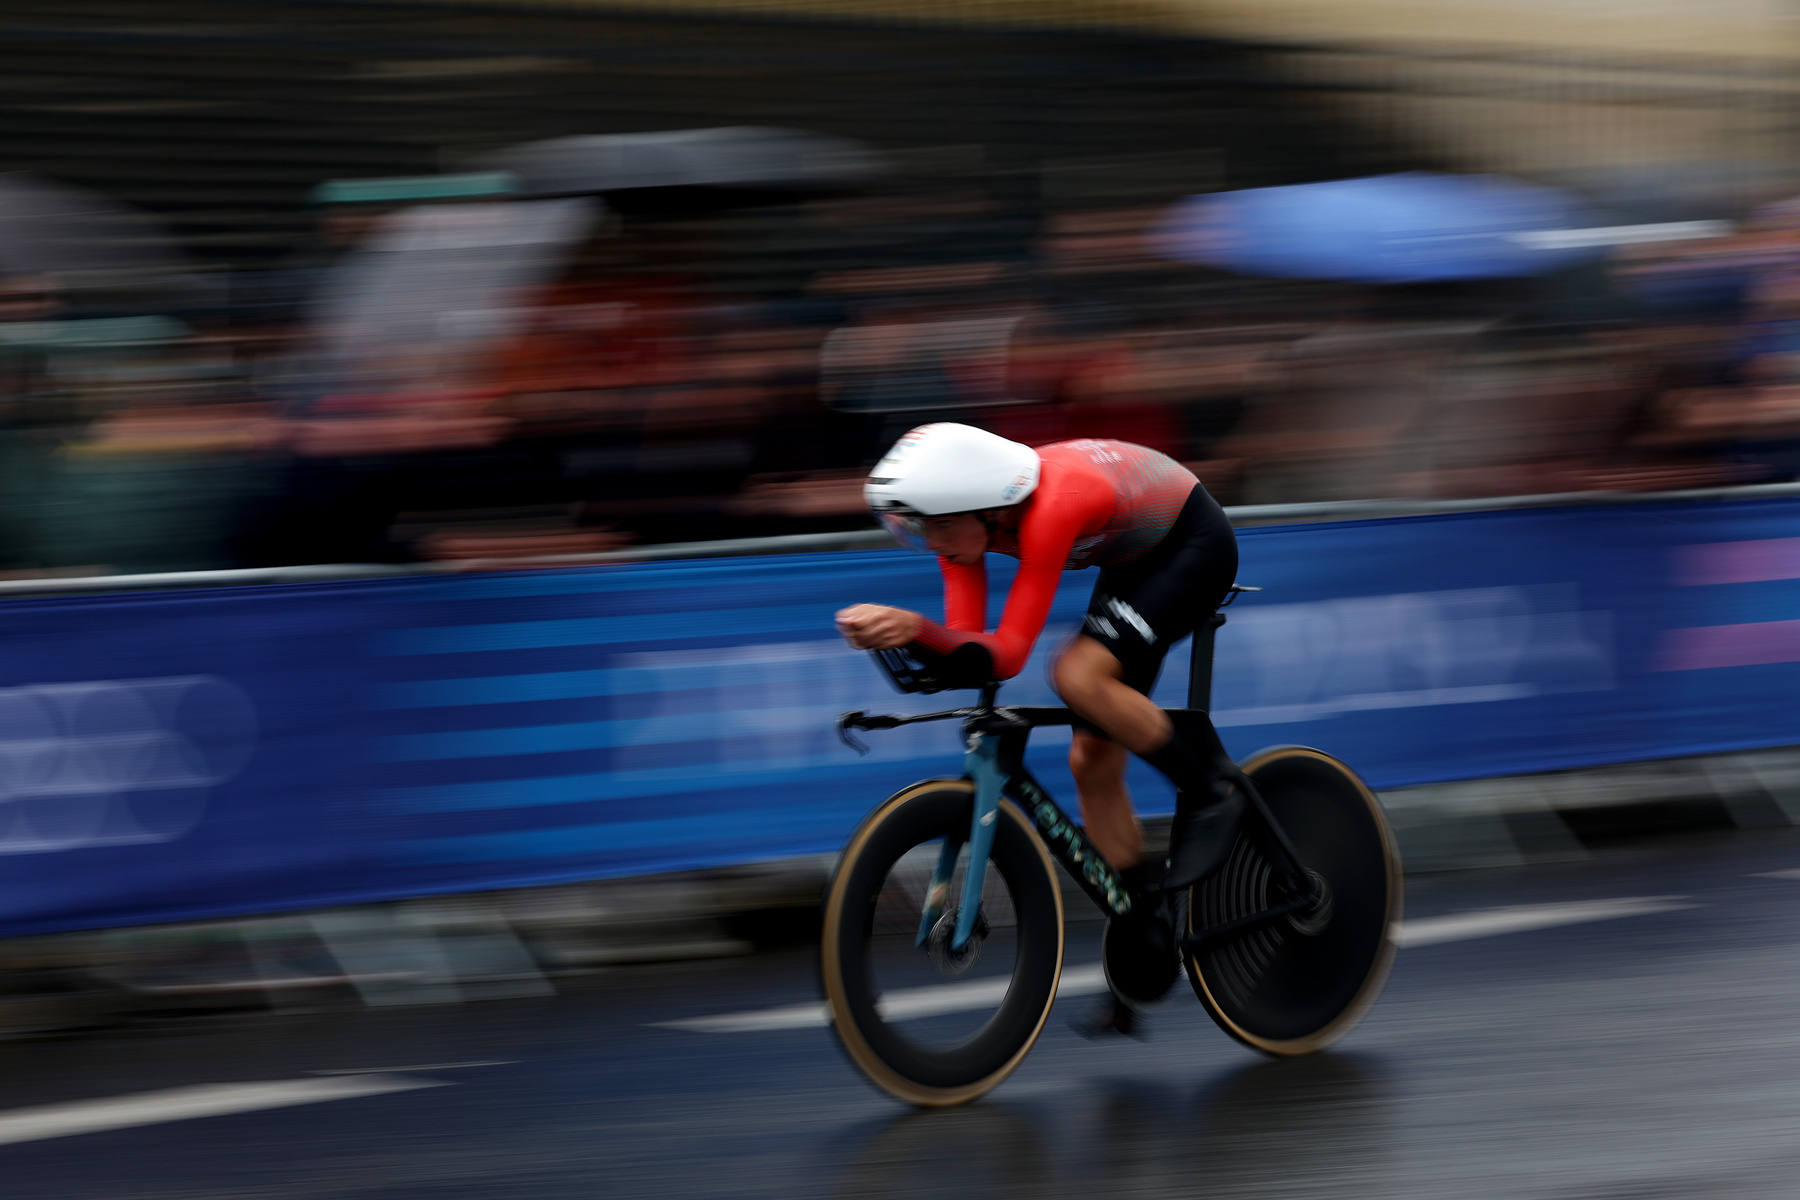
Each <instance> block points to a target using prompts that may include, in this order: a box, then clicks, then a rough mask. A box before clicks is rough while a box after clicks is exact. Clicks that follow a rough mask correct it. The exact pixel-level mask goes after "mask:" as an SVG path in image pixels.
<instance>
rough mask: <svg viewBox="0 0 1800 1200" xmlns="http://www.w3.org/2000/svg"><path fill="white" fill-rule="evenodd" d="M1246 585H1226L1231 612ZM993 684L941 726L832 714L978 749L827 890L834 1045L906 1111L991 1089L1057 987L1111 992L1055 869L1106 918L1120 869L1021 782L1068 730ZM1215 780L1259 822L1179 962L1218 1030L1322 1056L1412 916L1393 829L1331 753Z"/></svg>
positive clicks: (899, 796)
mask: <svg viewBox="0 0 1800 1200" xmlns="http://www.w3.org/2000/svg"><path fill="white" fill-rule="evenodd" d="M1254 590H1257V589H1253V588H1240V587H1233V589H1232V592H1231V595H1230V596H1228V597H1227V599H1226V602H1225V603H1226V605H1229V604H1230V603H1231V601H1232V600H1235V599H1236V598H1237V596H1238V594H1239V593H1241V592H1244V591H1254ZM1222 607H1223V606H1222ZM1224 623H1225V614H1224V613H1223V612H1218V613H1215V614H1213V615H1212V617H1211V619H1210V621H1206V622H1202V623H1201V627H1200V628H1199V629H1197V630H1196V631H1195V634H1194V645H1193V652H1192V653H1193V657H1192V674H1191V675H1190V681H1189V692H1188V707H1187V708H1171V709H1167V710H1165V711H1167V712H1168V714H1169V717H1170V719H1171V720H1172V721H1173V722H1175V724H1176V726H1177V728H1178V729H1182V730H1184V731H1185V730H1189V729H1193V730H1195V731H1196V732H1200V729H1199V727H1200V726H1201V725H1202V724H1203V723H1208V721H1209V719H1208V717H1207V715H1206V709H1207V707H1208V706H1209V705H1210V702H1211V687H1212V656H1213V642H1214V637H1215V635H1216V633H1217V630H1218V629H1219V627H1220V626H1222V625H1223V624H1224ZM873 653H874V655H875V657H876V659H877V661H878V662H879V663H880V664H881V666H882V668H883V669H884V670H885V671H886V672H887V674H888V676H889V678H890V679H891V680H892V681H893V682H894V684H895V686H896V687H898V688H899V689H900V690H901V691H903V692H935V691H939V690H942V689H943V687H944V686H945V684H944V683H943V681H942V680H941V679H938V678H936V677H934V675H933V674H932V669H931V668H930V666H929V665H927V664H925V663H922V662H921V661H919V660H918V659H916V658H914V657H911V656H909V655H908V654H906V653H905V652H904V651H898V650H883V651H875V652H873ZM998 690H999V689H998V685H995V684H990V685H988V686H986V687H984V688H982V689H981V695H980V699H979V700H978V701H977V702H976V703H975V704H973V705H970V706H968V707H964V708H955V709H948V710H945V711H943V712H933V713H925V714H922V715H916V716H896V715H874V714H869V713H864V712H860V711H858V712H851V713H845V714H844V715H843V716H842V717H840V718H839V720H838V731H839V735H840V736H841V737H843V738H844V740H845V741H846V742H849V743H850V744H851V745H852V746H854V747H856V748H858V749H859V750H860V749H862V748H863V747H862V746H861V743H860V742H858V741H857V740H856V738H855V736H854V734H853V733H852V731H853V730H882V729H894V728H898V727H900V726H902V725H912V724H917V723H919V722H925V721H949V720H958V721H961V722H962V727H963V733H964V738H965V743H966V746H967V753H966V754H965V756H964V763H963V773H962V775H961V776H960V777H956V778H942V779H927V780H923V781H921V782H919V783H915V784H913V785H912V786H911V787H907V788H904V789H902V790H901V791H899V792H896V793H895V794H894V795H893V796H890V797H889V798H888V799H887V800H886V801H884V802H883V803H882V804H880V805H879V806H878V807H876V808H875V810H874V811H873V812H871V813H870V814H869V815H868V816H867V817H866V818H864V820H863V821H862V823H861V825H859V826H858V827H857V830H856V832H855V834H854V835H852V837H851V838H850V841H849V844H848V845H847V846H846V847H845V849H844V852H843V855H842V856H841V858H840V859H839V861H838V865H837V868H836V870H835V871H834V872H833V874H832V877H831V880H830V882H829V883H828V884H827V887H826V892H825V905H824V923H823V931H822V943H821V950H820V965H821V971H822V974H823V976H824V987H825V995H826V998H827V1000H828V1002H829V1005H830V1009H831V1015H832V1019H833V1025H834V1027H835V1029H836V1031H837V1036H838V1038H839V1040H840V1041H841V1043H842V1044H843V1047H844V1049H845V1050H846V1051H847V1052H848V1054H849V1056H850V1058H851V1060H852V1061H853V1062H855V1064H856V1065H857V1066H858V1067H860V1068H861V1069H862V1070H863V1072H864V1073H866V1074H867V1075H868V1077H869V1078H870V1079H871V1080H872V1081H873V1082H874V1083H875V1084H876V1085H877V1086H879V1087H881V1088H883V1089H885V1090H886V1091H888V1092H889V1093H891V1094H892V1095H894V1096H896V1097H898V1098H899V1099H901V1100H904V1101H907V1102H909V1103H913V1104H919V1105H926V1106H944V1105H953V1104H963V1103H966V1102H968V1101H970V1100H974V1099H976V1098H977V1097H979V1096H982V1095H984V1094H986V1093H987V1092H989V1091H991V1090H993V1089H994V1088H995V1087H997V1086H998V1085H999V1084H1000V1083H1001V1081H1003V1080H1004V1079H1005V1078H1006V1077H1007V1076H1008V1075H1009V1074H1011V1073H1012V1071H1013V1069H1014V1068H1016V1067H1017V1066H1018V1065H1019V1063H1020V1062H1021V1061H1022V1060H1023V1059H1024V1057H1025V1055H1026V1053H1027V1052H1028V1051H1029V1050H1030V1049H1031V1046H1032V1044H1033V1043H1034V1042H1035V1041H1036V1040H1037V1037H1038V1035H1039V1033H1040V1032H1042V1030H1043V1028H1044V1023H1045V1021H1046V1020H1048V1018H1049V1016H1050V1009H1051V1006H1052V1004H1054V1002H1055V1000H1056V996H1057V993H1058V991H1059V989H1063V990H1087V991H1097V990H1100V988H1101V987H1102V986H1104V981H1103V979H1102V978H1101V976H1100V973H1099V972H1098V970H1096V969H1095V968H1088V969H1086V970H1085V971H1084V972H1081V973H1080V974H1079V975H1076V973H1073V972H1071V973H1070V975H1069V976H1065V973H1064V970H1063V950H1064V936H1065V935H1064V909H1063V893H1062V889H1061V887H1060V886H1059V884H1058V880H1057V877H1056V867H1055V864H1056V863H1059V862H1060V863H1061V864H1062V865H1063V867H1064V868H1065V870H1066V871H1067V872H1068V874H1069V875H1070V877H1071V878H1072V879H1073V880H1074V882H1075V883H1076V885H1078V886H1079V888H1080V889H1081V890H1082V891H1083V892H1085V893H1086V894H1087V895H1088V897H1089V898H1090V899H1091V900H1092V901H1093V902H1094V903H1095V904H1096V905H1098V906H1099V908H1100V911H1101V913H1102V914H1103V915H1105V916H1107V917H1108V918H1111V917H1119V916H1124V915H1126V914H1127V913H1129V912H1130V911H1131V906H1132V897H1131V895H1130V894H1129V892H1128V891H1127V889H1126V888H1125V886H1124V885H1123V883H1122V882H1121V881H1120V878H1119V875H1118V872H1117V871H1115V870H1114V869H1113V867H1112V866H1111V865H1110V864H1108V863H1107V862H1106V860H1105V859H1104V858H1102V857H1101V856H1100V855H1099V854H1098V853H1097V852H1096V851H1095V850H1094V847H1093V844H1092V843H1091V842H1089V841H1088V839H1087V836H1086V834H1085V833H1084V832H1083V831H1082V829H1081V827H1080V826H1079V825H1078V824H1076V822H1074V821H1073V820H1071V819H1070V818H1069V817H1068V816H1067V815H1066V814H1065V813H1064V812H1063V810H1062V809H1061V808H1059V807H1058V806H1057V804H1056V802H1055V801H1054V800H1053V799H1051V797H1050V795H1049V793H1048V792H1046V791H1045V790H1044V789H1043V787H1042V786H1041V785H1039V783H1038V782H1037V781H1036V780H1035V779H1033V778H1032V776H1031V773H1030V772H1029V771H1027V770H1026V769H1025V765H1024V756H1025V746H1026V743H1027V741H1028V739H1029V738H1030V736H1031V731H1032V730H1033V729H1038V728H1043V727H1046V726H1058V725H1071V724H1074V723H1075V722H1076V720H1077V719H1076V718H1075V717H1074V715H1073V714H1072V713H1071V712H1070V711H1069V710H1068V709H1066V708H1049V707H1011V706H1001V705H999V704H997V703H996V700H997V694H998ZM1205 732H1206V733H1207V734H1210V729H1207V730H1206V731H1205ZM1197 744H1202V745H1204V744H1206V742H1204V741H1202V742H1199V743H1197ZM1222 768H1223V773H1224V777H1225V778H1226V779H1227V780H1228V781H1229V782H1230V783H1231V784H1233V785H1235V786H1236V787H1237V788H1238V789H1239V791H1240V792H1241V793H1242V794H1243V796H1244V798H1245V800H1246V801H1247V806H1246V810H1245V814H1244V819H1243V822H1242V824H1241V826H1240V829H1239V832H1238V835H1237V838H1236V841H1235V843H1234V844H1233V846H1232V847H1231V850H1230V852H1229V854H1228V855H1227V857H1226V859H1225V861H1224V864H1223V865H1222V866H1221V867H1219V868H1218V869H1217V870H1215V871H1213V872H1212V873H1211V874H1209V875H1208V876H1207V877H1206V878H1204V879H1202V880H1201V881H1200V882H1198V883H1196V884H1194V885H1193V886H1192V887H1191V888H1189V889H1187V893H1186V898H1185V899H1186V902H1185V905H1184V906H1181V907H1183V908H1184V909H1185V915H1184V917H1183V919H1182V922H1181V924H1182V932H1181V936H1180V953H1181V958H1182V961H1183V964H1184V965H1185V967H1186V970H1187V976H1188V980H1189V981H1190V982H1191V983H1192V984H1193V988H1194V991H1195V993H1196V994H1197V995H1198V996H1199V998H1200V1002H1201V1004H1202V1005H1204V1006H1205V1008H1206V1011H1207V1013H1208V1014H1209V1015H1210V1016H1211V1017H1212V1019H1213V1020H1214V1021H1215V1022H1217V1023H1218V1025H1219V1027H1220V1028H1221V1029H1223V1030H1224V1031H1225V1032H1226V1033H1228V1034H1230V1035H1231V1036H1232V1037H1234V1038H1236V1039H1237V1040H1238V1041H1240V1042H1243V1043H1244V1044H1245V1045H1248V1046H1252V1047H1254V1048H1256V1049H1258V1050H1261V1051H1264V1052H1266V1053H1268V1054H1273V1055H1283V1056H1289V1055H1301V1054H1311V1053H1313V1052H1315V1051H1318V1050H1321V1049H1323V1048H1324V1047H1326V1046H1329V1045H1330V1044H1331V1043H1332V1042H1334V1041H1336V1040H1337V1039H1338V1038H1340V1037H1342V1036H1343V1035H1344V1034H1345V1033H1346V1032H1348V1031H1349V1030H1350V1029H1351V1028H1352V1027H1353V1026H1354V1025H1355V1024H1356V1023H1357V1022H1358V1021H1359V1020H1360V1019H1361V1018H1362V1016H1363V1014H1364V1013H1365V1012H1366V1011H1367V1010H1368V1008H1369V1006H1370V1005H1372V1004H1373V1003H1374V1001H1375V998H1376V996H1377V995H1378V994H1379V993H1380V991H1381V987H1382V984H1383V982H1384V981H1385V980H1386V977H1387V972H1388V968H1389V966H1390V964H1391V963H1392V961H1393V956H1394V941H1393V937H1392V931H1393V929H1394V928H1395V927H1396V925H1397V923H1398V922H1399V920H1400V910H1401V871H1400V859H1399V854H1398V852H1397V850H1396V848H1395V843H1394V837H1393V833H1392V831H1391V830H1390V829H1389V827H1388V823H1387V819H1386V817H1385V815H1384V814H1383V812H1382V809H1381V805H1380V804H1379V803H1378V802H1377V801H1376V799H1375V796H1374V794H1373V793H1372V792H1371V791H1370V790H1369V789H1368V787H1367V786H1365V785H1364V784H1363V782H1362V781H1361V780H1360V779H1358V778H1357V776H1356V774H1355V773H1354V772H1352V771H1351V770H1350V768H1348V767H1347V766H1345V765H1344V764H1343V763H1341V762H1339V761H1338V760H1337V759H1335V758H1332V757H1331V756H1330V755H1328V754H1325V753H1323V752H1321V751H1318V750H1313V749H1309V748H1306V747H1302V746H1276V747H1272V748H1270V749H1267V750H1262V751H1259V752H1258V753H1256V754H1254V755H1252V756H1251V757H1250V758H1249V759H1248V760H1247V761H1245V762H1244V763H1243V764H1242V765H1241V766H1239V765H1238V764H1234V763H1230V762H1229V760H1225V762H1224V763H1222ZM1109 928H1110V926H1109ZM1090 976H1091V978H1090ZM946 981H949V982H946Z"/></svg>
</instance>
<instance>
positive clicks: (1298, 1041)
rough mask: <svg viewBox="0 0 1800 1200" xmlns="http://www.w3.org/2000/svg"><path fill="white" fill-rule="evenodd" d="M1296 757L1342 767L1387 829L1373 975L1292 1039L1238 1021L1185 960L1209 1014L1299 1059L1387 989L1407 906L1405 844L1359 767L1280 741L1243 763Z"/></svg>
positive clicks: (1252, 1041) (1249, 1039)
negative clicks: (1323, 1021)
mask: <svg viewBox="0 0 1800 1200" xmlns="http://www.w3.org/2000/svg"><path fill="white" fill-rule="evenodd" d="M1294 757H1301V758H1313V759H1318V760H1320V761H1322V762H1327V763H1330V764H1331V765H1332V766H1333V767H1336V768H1337V769H1338V770H1340V771H1342V772H1343V773H1344V776H1345V777H1346V778H1347V779H1349V780H1351V781H1352V782H1354V783H1355V784H1356V790H1357V792H1358V794H1359V795H1361V797H1362V800H1363V803H1364V804H1365V805H1367V806H1368V810H1369V813H1370V815H1371V816H1372V817H1373V818H1374V821H1375V827H1376V828H1377V829H1378V830H1379V831H1380V833H1381V845H1382V850H1383V852H1384V854H1385V856H1386V858H1387V876H1388V904H1387V920H1386V922H1385V924H1384V925H1383V930H1384V932H1383V934H1382V938H1381V946H1380V947H1379V949H1378V950H1377V951H1376V954H1375V962H1374V964H1373V965H1372V966H1371V967H1370V968H1369V973H1368V976H1367V977H1366V978H1365V979H1364V980H1363V984H1362V987H1361V988H1359V989H1358V990H1357V993H1356V997H1355V999H1353V1000H1352V1001H1351V1002H1350V1003H1349V1004H1348V1005H1346V1006H1345V1007H1344V1010H1343V1011H1342V1012H1340V1013H1339V1014H1338V1015H1337V1016H1336V1017H1335V1018H1333V1019H1332V1020H1331V1022H1330V1023H1328V1024H1327V1025H1325V1026H1324V1027H1323V1028H1321V1029H1318V1030H1316V1031H1314V1032H1313V1033H1311V1034H1308V1035H1307V1036H1306V1037H1300V1038H1286V1039H1276V1038H1266V1037H1259V1036H1257V1035H1256V1034H1253V1033H1251V1032H1249V1031H1248V1030H1246V1029H1244V1028H1243V1027H1242V1026H1240V1025H1238V1024H1237V1022H1235V1021H1233V1020H1232V1019H1231V1018H1230V1017H1229V1016H1227V1015H1226V1013H1225V1012H1224V1010H1223V1009H1222V1008H1220V1007H1219V1004H1218V1002H1217V1001H1216V1000H1215V999H1214V998H1213V994H1212V990H1211V988H1210V987H1209V986H1208V984H1207V982H1206V974H1205V972H1204V971H1202V970H1201V969H1200V962H1199V959H1198V958H1196V957H1195V956H1194V955H1191V954H1190V955H1187V956H1186V957H1185V958H1184V960H1183V961H1184V962H1185V964H1186V966H1187V973H1188V979H1189V981H1190V982H1192V983H1193V985H1194V994H1195V995H1197V996H1199V997H1200V1003H1201V1004H1202V1005H1204V1006H1205V1007H1206V1011H1207V1014H1208V1015H1209V1016H1211V1017H1212V1019H1213V1020H1214V1021H1215V1022H1217V1024H1218V1026H1219V1028H1221V1029H1223V1030H1224V1031H1225V1032H1226V1033H1228V1034H1230V1035H1231V1036H1232V1037H1234V1038H1236V1039H1237V1040H1238V1041H1240V1042H1242V1043H1243V1044H1244V1045H1246V1046H1250V1047H1252V1048H1254V1049H1257V1050H1261V1051H1262V1052H1263V1053H1265V1054H1273V1055H1275V1056H1277V1057H1280V1058H1296V1057H1299V1056H1300V1055H1304V1054H1316V1053H1318V1052H1319V1051H1320V1050H1323V1049H1325V1048H1326V1047H1327V1046H1329V1045H1331V1044H1332V1043H1333V1042H1335V1041H1337V1040H1338V1039H1339V1038H1341V1037H1343V1036H1344V1035H1345V1034H1346V1033H1349V1032H1350V1031H1351V1030H1352V1029H1354V1028H1355V1027H1356V1025H1357V1023H1358V1022H1359V1021H1361V1020H1362V1019H1363V1017H1364V1016H1365V1015H1367V1013H1368V1011H1369V1009H1370V1008H1371V1007H1372V1006H1373V1005H1374V1003H1375V1000H1376V998H1377V997H1379V996H1380V995H1381V989H1382V987H1383V985H1385V984H1386V983H1387V977H1388V971H1389V970H1390V969H1392V967H1393V965H1394V951H1395V949H1396V947H1395V945H1394V930H1395V929H1396V928H1398V926H1399V924H1400V914H1401V910H1402V908H1403V907H1404V896H1403V892H1404V885H1403V875H1402V872H1401V869H1400V848H1399V845H1398V843H1396V842H1395V841H1394V831H1393V830H1392V829H1391V828H1389V826H1388V820H1387V814H1386V813H1385V812H1383V811H1382V808H1381V802H1380V801H1379V800H1377V799H1376V798H1375V793H1374V792H1371V791H1370V790H1369V789H1368V786H1367V785H1366V784H1364V783H1363V781H1362V780H1361V779H1360V778H1359V777H1358V776H1357V774H1356V772H1354V771H1352V770H1351V769H1350V768H1349V767H1347V766H1345V765H1344V764H1343V763H1341V762H1339V761H1338V760H1337V759H1335V758H1333V757H1331V755H1329V754H1326V753H1324V752H1323V751H1319V750H1313V749H1309V748H1307V747H1304V746H1277V747H1273V748H1271V749H1268V750H1262V751H1259V752H1257V753H1256V754H1255V755H1253V756H1252V757H1251V758H1250V759H1249V760H1248V761H1246V762H1245V763H1244V764H1243V770H1244V774H1246V775H1249V776H1251V777H1252V778H1253V779H1254V778H1255V775H1256V772H1257V771H1258V770H1259V769H1261V768H1262V767H1265V766H1267V765H1268V764H1270V763H1272V762H1274V761H1276V760H1277V759H1282V758H1294ZM1193 910H1194V897H1193V889H1191V888H1190V889H1189V890H1188V913H1189V917H1188V921H1189V926H1190V930H1191V927H1192V921H1193V917H1192V913H1193Z"/></svg>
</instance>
